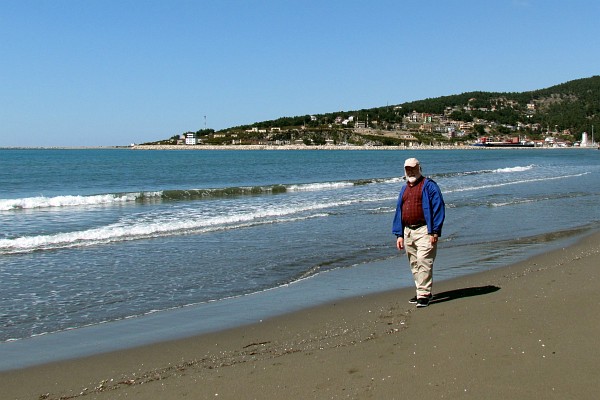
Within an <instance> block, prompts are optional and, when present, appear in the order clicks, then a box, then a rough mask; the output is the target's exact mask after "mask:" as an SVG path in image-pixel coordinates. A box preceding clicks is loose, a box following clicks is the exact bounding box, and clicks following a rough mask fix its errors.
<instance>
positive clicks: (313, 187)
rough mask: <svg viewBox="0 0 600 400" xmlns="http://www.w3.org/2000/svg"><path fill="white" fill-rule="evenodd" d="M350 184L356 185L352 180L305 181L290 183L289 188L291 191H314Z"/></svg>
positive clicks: (338, 187)
mask: <svg viewBox="0 0 600 400" xmlns="http://www.w3.org/2000/svg"><path fill="white" fill-rule="evenodd" d="M348 186H354V184H353V183H352V182H323V183H305V184H299V185H290V186H288V187H287V190H288V191H290V192H314V191H319V190H330V189H340V188H344V187H348Z"/></svg>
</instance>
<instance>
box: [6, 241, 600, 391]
mask: <svg viewBox="0 0 600 400" xmlns="http://www.w3.org/2000/svg"><path fill="white" fill-rule="evenodd" d="M599 240H600V233H598V232H595V233H592V234H590V235H588V236H586V237H585V238H583V239H581V240H579V241H578V242H577V243H575V244H573V245H570V246H568V247H565V248H559V249H556V250H553V251H550V252H547V253H545V254H541V255H537V256H534V257H532V258H530V259H527V260H525V261H522V262H519V263H517V264H514V265H510V266H506V267H499V268H495V269H492V270H488V271H484V272H478V273H475V274H471V275H466V276H462V277H458V278H453V279H449V280H445V281H440V282H438V283H435V287H434V289H435V293H436V295H437V297H436V300H435V301H434V302H433V303H432V305H431V306H430V307H428V308H426V309H419V310H417V309H416V308H414V306H412V305H410V304H408V303H407V299H408V298H409V297H412V294H413V291H414V290H413V289H412V288H406V289H395V290H391V291H386V292H382V293H376V294H368V295H364V296H359V297H352V298H348V299H344V300H339V301H335V302H330V303H327V304H324V305H320V306H317V307H312V308H309V309H304V310H300V311H296V312H292V313H289V314H285V315H282V316H278V317H274V318H270V319H268V320H264V321H260V322H258V323H254V324H251V325H247V326H243V327H239V328H234V329H229V330H226V331H221V332H215V333H208V334H204V335H200V336H195V337H191V338H186V339H178V340H173V341H168V342H163V343H156V344H150V345H147V346H142V347H138V348H131V349H127V350H119V351H116V352H112V353H106V354H100V355H95V356H90V357H84V358H79V359H74V360H68V361H61V362H57V363H51V364H46V365H40V366H36V367H30V368H26V369H22V370H14V371H8V372H2V373H0V383H1V385H2V387H3V392H4V393H5V396H8V397H7V398H11V399H12V398H15V399H26V398H45V399H58V398H60V397H61V396H70V397H69V398H74V397H80V396H84V395H92V398H99V399H109V398H115V396H127V397H128V398H134V399H138V398H139V399H145V398H153V397H154V398H156V396H157V395H158V396H160V398H163V399H177V398H181V397H184V396H189V397H191V398H209V397H210V398H214V397H215V396H216V395H218V396H220V397H221V398H223V397H224V398H240V397H243V398H255V397H256V398H265V399H275V398H281V397H286V398H324V397H327V398H338V397H339V398H342V397H343V398H346V397H350V398H365V397H373V398H394V396H396V397H402V398H408V397H411V396H436V397H440V395H445V396H442V397H446V396H447V397H450V398H456V396H458V395H461V396H462V397H464V398H482V397H483V398H491V399H504V398H508V397H514V396H517V397H528V398H531V397H532V396H533V397H544V398H567V397H574V398H592V397H593V396H594V394H593V393H595V390H594V389H595V388H596V387H597V386H598V383H597V379H596V374H595V365H596V362H597V357H598V356H599V352H600V350H599V349H598V347H597V345H596V344H595V336H594V335H593V334H591V333H592V332H594V331H597V329H598V328H599V324H600V321H598V319H597V318H594V317H593V315H594V314H597V310H598V309H597V307H598V306H599V305H600V272H598V271H597V265H598V262H600V246H599V244H598V243H599ZM398 273H399V274H400V273H402V271H398ZM582 299H584V301H582ZM567 370H568V371H569V373H565V371H567ZM590 385H591V386H590Z"/></svg>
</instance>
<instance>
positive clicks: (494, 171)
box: [433, 164, 536, 178]
mask: <svg viewBox="0 0 600 400" xmlns="http://www.w3.org/2000/svg"><path fill="white" fill-rule="evenodd" d="M535 167H536V166H535V165H534V164H531V165H527V166H515V167H506V168H497V169H480V170H475V171H462V172H448V173H442V174H436V175H433V177H434V178H452V177H457V176H472V175H482V174H510V173H514V172H525V171H530V170H532V169H534V168H535Z"/></svg>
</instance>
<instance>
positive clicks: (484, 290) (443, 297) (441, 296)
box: [431, 285, 500, 304]
mask: <svg viewBox="0 0 600 400" xmlns="http://www.w3.org/2000/svg"><path fill="white" fill-rule="evenodd" d="M498 290H500V288H499V287H498V286H493V285H487V286H479V287H470V288H463V289H455V290H449V291H447V292H441V293H436V294H434V295H433V297H432V298H431V304H433V303H443V302H445V301H451V300H456V299H461V298H463V297H471V296H481V295H483V294H489V293H494V292H497V291H498Z"/></svg>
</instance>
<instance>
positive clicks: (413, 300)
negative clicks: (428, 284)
mask: <svg viewBox="0 0 600 400" xmlns="http://www.w3.org/2000/svg"><path fill="white" fill-rule="evenodd" d="M408 302H409V303H410V304H417V296H415V297H413V298H412V299H410V300H409V301H408Z"/></svg>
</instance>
